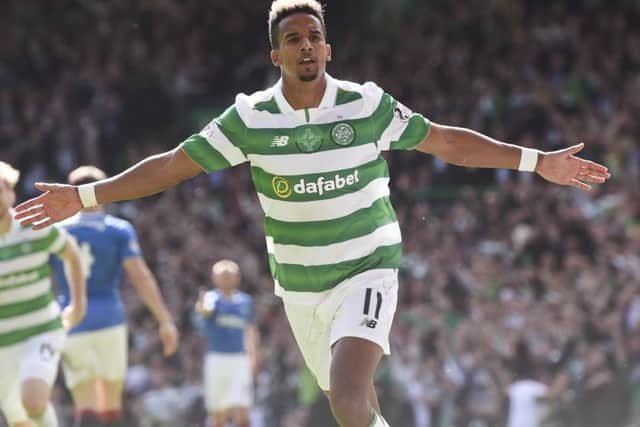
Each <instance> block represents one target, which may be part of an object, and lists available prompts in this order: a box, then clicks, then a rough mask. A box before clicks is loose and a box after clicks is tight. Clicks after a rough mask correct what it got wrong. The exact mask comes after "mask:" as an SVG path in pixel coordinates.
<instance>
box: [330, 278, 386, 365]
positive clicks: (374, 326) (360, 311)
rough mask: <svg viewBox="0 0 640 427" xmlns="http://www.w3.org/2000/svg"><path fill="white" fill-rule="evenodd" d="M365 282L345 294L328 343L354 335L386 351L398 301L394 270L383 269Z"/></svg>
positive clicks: (334, 319) (332, 325)
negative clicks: (375, 276) (383, 271)
mask: <svg viewBox="0 0 640 427" xmlns="http://www.w3.org/2000/svg"><path fill="white" fill-rule="evenodd" d="M385 272H386V273H387V274H380V275H379V276H378V277H377V278H373V279H370V280H369V282H367V283H361V284H359V286H357V287H355V286H354V288H355V289H352V290H351V292H348V293H346V295H345V297H344V298H343V300H342V301H341V304H340V305H339V307H338V309H337V310H336V312H335V317H334V318H333V322H332V324H331V333H330V338H329V340H330V345H331V346H332V347H333V346H334V345H336V343H337V342H338V341H339V340H340V339H341V338H344V337H357V338H361V339H363V340H366V341H369V342H372V343H374V344H376V345H378V346H379V347H380V349H381V350H382V351H383V353H384V354H389V353H390V345H389V333H390V331H391V325H392V323H393V317H394V314H395V312H396V306H397V303H398V279H397V274H396V273H395V271H394V270H385Z"/></svg>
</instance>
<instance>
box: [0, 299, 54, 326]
mask: <svg viewBox="0 0 640 427" xmlns="http://www.w3.org/2000/svg"><path fill="white" fill-rule="evenodd" d="M59 314H60V306H58V303H57V302H55V301H51V303H50V304H49V305H48V306H46V307H44V308H41V309H40V310H36V311H33V312H31V313H27V314H23V315H20V316H16V317H11V318H9V319H4V320H0V334H4V333H6V332H12V331H17V330H19V329H26V328H30V327H32V326H37V325H40V324H43V323H47V322H49V321H51V320H53V319H55V318H56V317H57V316H58V315H59Z"/></svg>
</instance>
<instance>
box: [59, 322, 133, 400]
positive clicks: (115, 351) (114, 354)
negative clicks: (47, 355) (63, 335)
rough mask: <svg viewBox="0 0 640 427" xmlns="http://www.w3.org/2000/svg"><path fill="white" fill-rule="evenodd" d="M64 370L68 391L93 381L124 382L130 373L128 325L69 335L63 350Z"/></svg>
mask: <svg viewBox="0 0 640 427" xmlns="http://www.w3.org/2000/svg"><path fill="white" fill-rule="evenodd" d="M62 370H63V372H64V380H65V383H66V384H67V387H68V388H70V389H71V388H73V387H75V386H76V385H78V384H80V383H82V382H86V381H91V380H97V379H101V380H106V381H124V379H125V376H126V374H127V326H126V325H125V324H121V325H117V326H111V327H109V328H104V329H98V330H96V331H87V332H80V333H77V334H73V335H70V336H69V337H68V338H67V342H66V343H65V346H64V350H63V351H62Z"/></svg>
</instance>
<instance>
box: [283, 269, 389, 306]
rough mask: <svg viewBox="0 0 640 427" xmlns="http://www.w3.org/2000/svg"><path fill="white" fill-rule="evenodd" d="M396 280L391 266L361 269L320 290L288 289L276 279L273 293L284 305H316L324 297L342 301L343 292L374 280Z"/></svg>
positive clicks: (364, 286) (362, 286) (369, 283)
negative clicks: (358, 272)
mask: <svg viewBox="0 0 640 427" xmlns="http://www.w3.org/2000/svg"><path fill="white" fill-rule="evenodd" d="M393 280H395V281H397V280H398V271H397V270H396V269H392V268H377V269H373V270H367V271H363V272H362V273H360V274H356V275H355V276H352V277H350V278H348V279H346V280H345V281H343V282H341V283H338V285H337V286H335V287H334V288H331V289H328V290H326V291H321V292H296V291H288V290H286V289H284V288H283V287H282V286H280V283H279V282H278V281H277V280H274V285H275V286H274V291H275V292H274V293H275V294H276V296H279V297H280V298H282V300H283V302H284V303H285V305H287V304H291V305H316V304H318V303H321V302H324V301H326V298H328V297H332V298H334V297H335V299H336V300H340V301H342V298H341V297H340V296H341V295H344V293H345V292H347V293H348V292H351V291H352V289H358V288H366V287H367V285H369V286H371V285H372V284H373V283H376V282H386V281H393Z"/></svg>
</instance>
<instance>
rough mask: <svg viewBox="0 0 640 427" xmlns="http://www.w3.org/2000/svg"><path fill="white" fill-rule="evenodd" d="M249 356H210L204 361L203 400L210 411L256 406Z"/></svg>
mask: <svg viewBox="0 0 640 427" xmlns="http://www.w3.org/2000/svg"><path fill="white" fill-rule="evenodd" d="M251 377H252V373H251V366H250V365H249V356H247V355H246V354H244V353H241V354H237V353H236V354H227V353H207V355H206V357H205V360H204V397H205V404H206V407H207V412H216V411H223V410H226V409H230V408H249V407H251V405H253V384H252V383H253V381H252V378H251Z"/></svg>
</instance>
